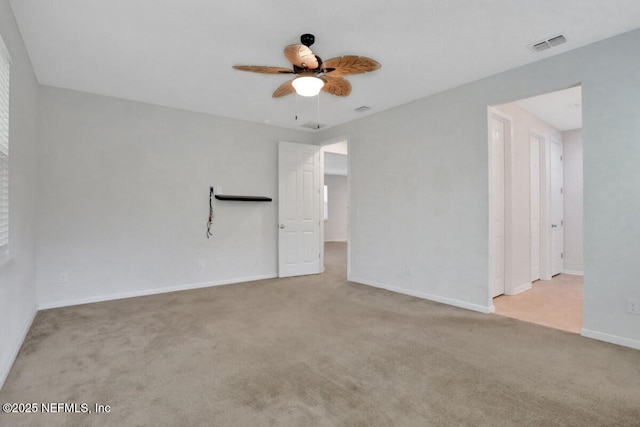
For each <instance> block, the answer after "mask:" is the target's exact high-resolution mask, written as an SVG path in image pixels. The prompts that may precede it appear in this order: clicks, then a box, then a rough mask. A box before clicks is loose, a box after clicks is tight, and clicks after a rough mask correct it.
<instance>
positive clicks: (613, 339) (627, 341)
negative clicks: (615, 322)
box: [580, 328, 640, 350]
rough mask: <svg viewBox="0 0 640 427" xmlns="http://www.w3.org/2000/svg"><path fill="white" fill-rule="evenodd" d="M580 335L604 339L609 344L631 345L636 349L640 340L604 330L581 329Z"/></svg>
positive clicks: (638, 348)
mask: <svg viewBox="0 0 640 427" xmlns="http://www.w3.org/2000/svg"><path fill="white" fill-rule="evenodd" d="M580 335H582V336H583V337H587V338H593V339H594V340H599V341H604V342H608V343H611V344H617V345H621V346H623V347H631V348H635V349H636V350H640V340H634V339H631V338H625V337H619V336H617V335H611V334H607V333H604V332H598V331H592V330H590V329H584V328H583V329H582V331H580Z"/></svg>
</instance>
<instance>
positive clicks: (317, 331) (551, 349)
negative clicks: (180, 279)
mask: <svg viewBox="0 0 640 427" xmlns="http://www.w3.org/2000/svg"><path fill="white" fill-rule="evenodd" d="M339 251H342V253H344V245H342V246H340V245H331V247H330V248H329V249H328V254H327V260H328V262H335V264H333V265H331V266H329V268H328V269H327V272H326V273H324V274H322V275H318V276H312V277H298V278H289V279H281V280H277V279H274V280H264V281H259V282H252V283H244V284H235V285H230V286H221V287H215V288H208V289H200V290H193V291H185V292H179V293H171V294H163V295H154V296H149V297H141V298H132V299H128V300H120V301H110V302H104V303H97V304H88V305H84V306H76V307H68V308H62V309H54V310H47V311H42V312H40V313H39V314H38V315H37V317H36V320H35V322H34V324H33V326H32V328H31V330H30V332H29V335H28V337H27V339H26V341H25V343H24V345H23V348H22V349H21V351H20V354H19V355H18V358H17V360H16V363H15V365H14V367H13V369H12V370H11V372H10V374H9V377H8V379H7V381H6V383H5V385H4V388H3V389H2V391H0V402H2V403H4V402H67V403H69V402H74V403H78V404H80V403H87V404H89V408H90V409H93V405H94V403H99V404H103V405H110V412H109V413H106V414H105V413H102V414H96V413H92V414H81V413H80V414H75V413H73V414H64V413H56V414H41V413H38V414H23V415H18V414H0V425H2V426H22V425H34V426H103V425H109V426H581V427H583V426H638V425H639V420H640V351H636V350H632V349H628V348H623V347H618V346H615V345H611V344H606V343H602V342H598V341H595V340H590V339H587V338H583V337H580V336H579V335H576V334H572V333H568V332H564V331H559V330H556V329H551V328H547V327H542V326H538V325H534V324H531V323H526V322H521V321H517V320H514V319H509V318H506V317H501V316H495V315H483V314H479V313H474V312H471V311H466V310H462V309H457V308H453V307H449V306H445V305H441V304H437V303H432V302H429V301H424V300H420V299H417V298H412V297H409V296H405V295H399V294H394V293H391V292H387V291H383V290H379V289H375V288H371V287H367V286H363V285H358V284H354V283H348V282H346V281H345V280H344V263H343V262H338V260H340V259H343V255H340V253H339Z"/></svg>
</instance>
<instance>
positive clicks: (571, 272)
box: [562, 270, 584, 276]
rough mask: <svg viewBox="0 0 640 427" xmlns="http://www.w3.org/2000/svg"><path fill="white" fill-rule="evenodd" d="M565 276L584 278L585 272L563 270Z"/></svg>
mask: <svg viewBox="0 0 640 427" xmlns="http://www.w3.org/2000/svg"><path fill="white" fill-rule="evenodd" d="M562 272H563V273H564V274H574V275H576V276H584V271H580V270H562Z"/></svg>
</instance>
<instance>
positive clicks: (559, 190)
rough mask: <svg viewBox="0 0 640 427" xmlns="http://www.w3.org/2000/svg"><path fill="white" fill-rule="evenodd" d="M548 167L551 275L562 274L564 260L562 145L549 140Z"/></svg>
mask: <svg viewBox="0 0 640 427" xmlns="http://www.w3.org/2000/svg"><path fill="white" fill-rule="evenodd" d="M549 163H550V164H549V166H550V171H551V176H550V181H551V182H550V189H549V191H550V195H551V198H550V200H551V275H552V276H555V275H556V274H560V273H562V269H563V267H564V266H563V264H564V263H563V258H564V254H563V252H564V219H563V218H564V194H563V192H564V191H563V185H564V184H563V181H564V174H563V166H562V144H561V143H560V142H558V141H554V140H551V144H550V159H549Z"/></svg>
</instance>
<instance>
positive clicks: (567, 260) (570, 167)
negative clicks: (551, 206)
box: [562, 129, 584, 274]
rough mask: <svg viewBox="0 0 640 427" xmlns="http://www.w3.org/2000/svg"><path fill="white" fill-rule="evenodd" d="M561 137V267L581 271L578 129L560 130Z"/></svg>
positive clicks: (579, 132) (582, 267)
mask: <svg viewBox="0 0 640 427" xmlns="http://www.w3.org/2000/svg"><path fill="white" fill-rule="evenodd" d="M562 138H563V141H564V218H565V228H564V271H565V272H567V273H573V274H584V261H583V258H584V255H583V247H584V211H583V205H584V196H583V187H584V182H583V172H582V163H583V158H582V157H583V156H582V129H575V130H570V131H566V132H563V133H562Z"/></svg>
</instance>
